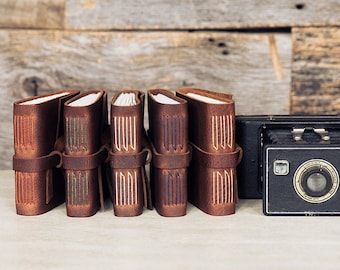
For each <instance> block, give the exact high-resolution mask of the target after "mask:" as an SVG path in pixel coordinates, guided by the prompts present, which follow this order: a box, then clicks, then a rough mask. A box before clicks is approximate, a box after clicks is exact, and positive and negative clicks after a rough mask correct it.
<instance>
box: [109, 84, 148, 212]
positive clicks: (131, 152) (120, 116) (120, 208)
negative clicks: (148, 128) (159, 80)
mask: <svg viewBox="0 0 340 270" xmlns="http://www.w3.org/2000/svg"><path fill="white" fill-rule="evenodd" d="M122 93H134V94H135V96H136V99H137V101H138V102H137V104H136V105H131V106H117V105H115V104H114V101H115V99H116V98H118V96H119V95H120V94H122ZM143 98H144V96H141V93H140V92H138V91H132V92H131V91H121V92H119V93H118V94H117V95H116V96H115V97H114V98H113V100H112V103H111V147H112V149H111V150H112V153H113V154H114V158H115V159H120V158H123V157H127V156H136V155H137V154H138V153H140V151H141V149H142V134H143V133H142V130H143V107H144V99H143ZM122 167H123V168H122ZM122 167H120V168H118V167H112V174H111V175H112V177H111V178H112V182H111V186H112V197H113V198H112V202H113V209H114V214H115V215H116V216H137V215H140V214H142V212H143V182H142V181H143V180H142V178H143V175H142V168H141V167H140V165H139V166H137V165H135V164H124V166H122Z"/></svg>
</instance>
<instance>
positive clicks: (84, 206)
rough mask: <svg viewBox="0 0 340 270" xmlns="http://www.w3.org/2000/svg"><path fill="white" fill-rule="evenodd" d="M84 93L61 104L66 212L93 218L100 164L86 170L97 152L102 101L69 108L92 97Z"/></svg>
mask: <svg viewBox="0 0 340 270" xmlns="http://www.w3.org/2000/svg"><path fill="white" fill-rule="evenodd" d="M94 92H95V91H88V92H85V93H83V94H82V95H78V96H76V97H75V98H73V99H71V100H69V101H68V102H67V103H66V104H65V109H64V110H65V118H64V130H65V155H64V168H65V178H66V210H67V215H68V216H72V217H87V216H92V215H94V214H95V213H96V212H97V211H98V209H99V203H100V202H99V201H100V198H99V180H100V179H99V170H100V164H99V163H98V164H97V165H94V166H89V164H90V158H91V155H92V156H93V155H94V154H95V153H97V151H99V148H100V138H101V135H102V134H101V132H102V121H101V117H102V112H103V108H102V106H105V104H103V98H102V97H100V99H98V100H97V101H95V102H94V103H93V104H91V105H89V106H77V107H74V106H70V103H72V102H74V101H75V100H77V99H79V98H81V97H83V96H85V95H88V94H90V93H94Z"/></svg>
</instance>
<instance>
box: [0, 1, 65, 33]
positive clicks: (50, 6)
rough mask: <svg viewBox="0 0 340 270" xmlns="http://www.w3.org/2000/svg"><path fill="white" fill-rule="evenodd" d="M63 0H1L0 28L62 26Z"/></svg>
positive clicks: (51, 27) (50, 27)
mask: <svg viewBox="0 0 340 270" xmlns="http://www.w3.org/2000/svg"><path fill="white" fill-rule="evenodd" d="M64 13H65V0H1V1H0V28H38V29H41V28H48V29H56V28H59V29H61V28H63V27H64Z"/></svg>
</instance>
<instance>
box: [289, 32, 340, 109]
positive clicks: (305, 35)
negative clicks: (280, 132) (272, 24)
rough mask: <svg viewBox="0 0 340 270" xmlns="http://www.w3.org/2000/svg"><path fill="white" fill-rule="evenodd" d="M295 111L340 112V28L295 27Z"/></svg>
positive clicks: (293, 93) (293, 77)
mask: <svg viewBox="0 0 340 270" xmlns="http://www.w3.org/2000/svg"><path fill="white" fill-rule="evenodd" d="M292 33H293V34H292V40H293V41H292V42H293V62H292V94H291V111H292V113H295V114H322V113H334V114H339V113H340V76H339V74H340V29H339V28H337V27H308V28H294V29H293V32H292Z"/></svg>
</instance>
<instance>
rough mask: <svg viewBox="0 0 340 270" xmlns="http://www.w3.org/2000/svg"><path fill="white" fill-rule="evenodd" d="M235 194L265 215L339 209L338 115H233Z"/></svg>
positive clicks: (325, 212)
mask: <svg viewBox="0 0 340 270" xmlns="http://www.w3.org/2000/svg"><path fill="white" fill-rule="evenodd" d="M236 141H237V143H238V144H239V145H240V146H241V147H242V148H243V159H242V161H241V163H240V164H239V166H238V168H237V173H238V190H239V197H240V198H246V199H256V198H257V199H259V198H262V199H263V212H264V214H266V215H340V189H339V182H340V180H339V175H340V117H338V116H284V115H281V116H254V115H253V116H237V117H236Z"/></svg>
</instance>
